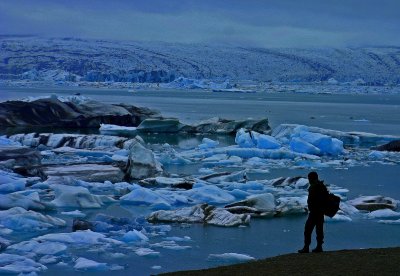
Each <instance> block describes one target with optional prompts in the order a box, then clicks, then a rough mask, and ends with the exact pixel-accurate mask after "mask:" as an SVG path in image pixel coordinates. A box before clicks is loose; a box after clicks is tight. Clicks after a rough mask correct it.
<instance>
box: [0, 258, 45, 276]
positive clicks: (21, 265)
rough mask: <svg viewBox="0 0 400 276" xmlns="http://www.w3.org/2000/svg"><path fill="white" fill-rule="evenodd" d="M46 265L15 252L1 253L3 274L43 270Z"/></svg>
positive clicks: (1, 270)
mask: <svg viewBox="0 0 400 276" xmlns="http://www.w3.org/2000/svg"><path fill="white" fill-rule="evenodd" d="M46 269H47V267H46V266H44V265H42V264H40V263H37V262H35V261H34V260H32V259H29V258H27V257H24V256H19V255H14V254H6V253H3V254H0V273H1V274H3V273H4V274H28V273H36V272H42V271H45V270H46Z"/></svg>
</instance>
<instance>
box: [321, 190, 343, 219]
mask: <svg viewBox="0 0 400 276" xmlns="http://www.w3.org/2000/svg"><path fill="white" fill-rule="evenodd" d="M339 205H340V197H338V196H336V195H334V194H332V193H328V195H327V196H326V201H325V208H324V215H326V216H328V217H330V218H331V217H333V216H334V215H336V213H337V212H338V211H339Z"/></svg>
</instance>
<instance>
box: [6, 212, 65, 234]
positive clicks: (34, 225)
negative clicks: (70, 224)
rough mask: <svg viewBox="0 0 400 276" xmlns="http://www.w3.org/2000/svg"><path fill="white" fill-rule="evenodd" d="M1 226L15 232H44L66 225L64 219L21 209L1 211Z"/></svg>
mask: <svg viewBox="0 0 400 276" xmlns="http://www.w3.org/2000/svg"><path fill="white" fill-rule="evenodd" d="M0 224H1V225H3V226H5V227H7V228H9V229H12V230H14V231H42V230H48V229H51V228H57V227H62V226H65V225H66V223H65V221H64V220H62V219H59V218H54V217H51V216H49V215H42V214H40V213H37V212H35V211H27V210H25V209H24V208H21V207H14V208H11V209H9V210H5V211H0Z"/></svg>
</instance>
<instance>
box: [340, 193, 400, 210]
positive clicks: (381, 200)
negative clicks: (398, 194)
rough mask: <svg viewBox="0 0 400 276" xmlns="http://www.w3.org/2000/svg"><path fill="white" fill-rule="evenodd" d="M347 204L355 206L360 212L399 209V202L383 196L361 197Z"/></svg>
mask: <svg viewBox="0 0 400 276" xmlns="http://www.w3.org/2000/svg"><path fill="white" fill-rule="evenodd" d="M347 203H348V204H351V205H353V206H354V207H356V208H357V209H358V210H365V211H375V210H379V209H392V210H395V209H396V208H397V200H395V199H393V198H390V197H384V196H381V195H376V196H360V197H358V198H355V199H352V200H348V201H347Z"/></svg>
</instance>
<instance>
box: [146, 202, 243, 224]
mask: <svg viewBox="0 0 400 276" xmlns="http://www.w3.org/2000/svg"><path fill="white" fill-rule="evenodd" d="M147 220H149V221H150V222H157V221H169V222H191V223H193V222H197V223H208V224H212V225H217V226H226V227H230V226H238V225H242V224H248V223H249V221H250V216H248V215H244V214H232V213H230V212H229V211H227V210H225V209H222V208H215V207H214V206H211V205H207V204H202V205H196V206H192V207H185V208H180V209H177V210H171V211H165V210H160V211H156V212H153V213H151V214H150V215H149V216H148V218H147Z"/></svg>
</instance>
